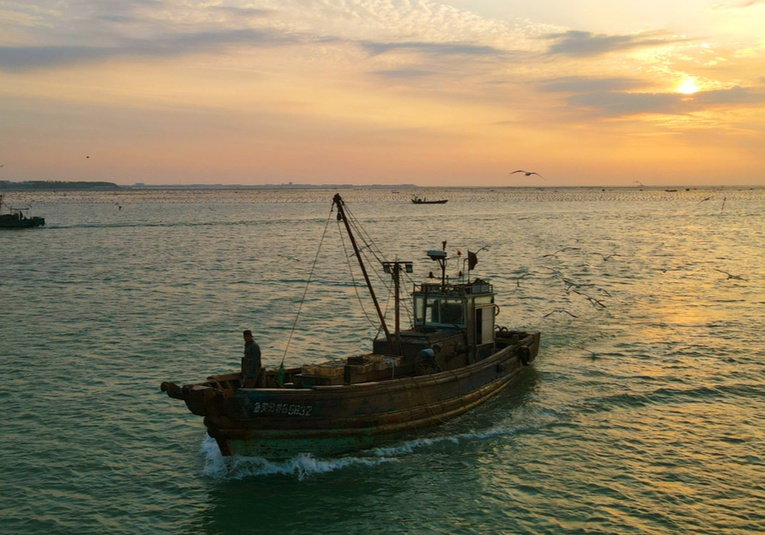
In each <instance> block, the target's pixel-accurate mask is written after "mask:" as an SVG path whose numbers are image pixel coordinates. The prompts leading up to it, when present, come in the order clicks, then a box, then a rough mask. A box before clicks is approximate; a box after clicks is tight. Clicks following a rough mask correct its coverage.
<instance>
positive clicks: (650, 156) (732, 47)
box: [0, 0, 765, 186]
mask: <svg viewBox="0 0 765 535" xmlns="http://www.w3.org/2000/svg"><path fill="white" fill-rule="evenodd" d="M0 165H2V167H0V180H14V181H16V180H106V181H111V182H117V183H119V184H133V183H135V182H145V183H147V184H187V183H188V184H191V183H221V184H253V185H257V184H269V183H270V184H278V183H285V182H290V181H291V182H295V183H308V184H323V183H352V184H372V183H376V184H402V183H414V184H418V185H422V186H462V185H482V186H505V185H518V186H527V185H534V186H537V185H540V186H578V185H584V186H586V185H612V186H630V185H633V184H635V183H636V181H639V182H641V183H643V184H645V185H652V184H654V185H670V184H672V185H765V0H678V1H674V2H668V1H667V0H661V1H658V0H640V1H637V0H620V1H618V2H615V1H613V0H572V1H564V0H535V1H534V2H529V1H527V0H501V1H500V0H451V1H430V0H424V1H417V0H409V1H406V0H315V1H292V0H278V1H253V2H247V1H237V0H223V1H216V0H210V1H195V0H186V1H183V0H92V1H85V0H46V1H35V0H0ZM521 168H522V169H527V170H533V171H536V172H538V173H540V174H542V175H543V176H544V179H542V178H540V177H538V176H536V175H532V176H530V177H526V176H525V175H523V174H522V173H517V174H514V175H510V174H509V173H510V172H511V171H514V170H516V169H521Z"/></svg>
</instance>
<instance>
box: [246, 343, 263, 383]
mask: <svg viewBox="0 0 765 535" xmlns="http://www.w3.org/2000/svg"><path fill="white" fill-rule="evenodd" d="M260 371H261V364H260V346H259V345H258V344H257V343H256V342H255V340H253V339H252V338H250V339H249V340H247V341H246V342H245V343H244V357H243V358H242V380H243V382H244V383H245V385H246V386H250V387H252V386H256V385H257V380H258V379H259V376H260Z"/></svg>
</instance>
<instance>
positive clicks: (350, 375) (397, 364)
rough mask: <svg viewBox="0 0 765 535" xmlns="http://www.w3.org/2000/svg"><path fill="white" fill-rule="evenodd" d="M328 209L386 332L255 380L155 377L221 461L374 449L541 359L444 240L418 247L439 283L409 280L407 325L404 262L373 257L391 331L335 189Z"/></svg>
mask: <svg viewBox="0 0 765 535" xmlns="http://www.w3.org/2000/svg"><path fill="white" fill-rule="evenodd" d="M332 210H333V211H334V210H336V211H337V219H338V220H339V221H341V222H342V223H343V226H344V228H345V232H347V235H348V237H349V239H350V243H351V245H352V246H353V250H354V256H355V257H356V258H357V260H358V264H359V268H360V270H361V272H362V273H363V275H364V279H365V281H366V284H367V287H368V290H369V295H370V298H371V300H372V301H373V303H374V305H375V309H376V311H377V315H378V320H379V322H380V326H381V333H384V335H381V336H380V337H378V338H377V339H375V340H374V341H373V342H372V351H371V352H368V353H362V354H357V355H353V356H349V357H344V358H335V359H331V360H327V361H325V362H319V363H313V364H306V365H302V366H299V367H291V368H285V367H284V365H283V363H282V365H281V366H279V367H278V368H273V369H265V370H264V373H263V377H262V379H260V381H259V384H258V385H257V386H251V385H250V384H249V383H248V384H246V385H245V383H243V381H242V374H241V373H240V372H239V371H237V372H232V373H228V374H222V375H213V376H211V377H208V378H207V380H206V381H201V382H197V383H191V384H185V385H183V386H180V385H177V384H175V383H172V382H163V383H162V384H161V385H160V390H161V391H163V392H166V393H167V395H168V396H169V397H171V398H174V399H178V400H182V401H184V402H185V404H186V406H187V407H188V409H189V410H190V411H191V412H192V413H193V414H195V415H198V416H202V417H203V418H204V424H205V426H206V427H207V432H208V434H209V435H210V436H211V437H212V438H214V439H215V441H216V443H217V445H218V448H219V449H220V452H221V454H222V455H224V456H232V455H241V456H253V457H261V458H266V459H269V460H284V459H289V458H292V457H294V456H295V455H297V454H299V453H310V454H313V455H315V456H322V457H324V456H334V455H339V454H344V453H349V452H352V451H358V450H364V449H368V448H371V447H375V446H377V445H379V444H381V443H383V442H387V441H389V440H391V439H395V438H398V437H403V436H407V435H411V434H414V433H417V432H420V431H422V430H423V429H427V428H429V427H432V426H436V425H438V424H441V423H443V422H445V421H447V420H449V419H452V418H455V417H457V416H460V415H462V414H464V413H466V412H468V411H470V410H472V409H475V408H476V407H478V406H479V405H481V404H482V403H484V402H486V401H487V400H488V399H490V398H492V397H494V396H495V395H497V394H498V393H500V392H501V391H503V390H505V389H506V388H508V387H509V386H510V385H511V384H512V382H513V379H514V378H515V377H517V376H518V375H519V374H520V373H521V372H522V370H523V369H524V368H525V367H526V366H528V365H529V364H530V363H531V362H532V361H533V360H534V359H535V358H536V356H537V354H538V351H539V344H540V333H539V332H538V331H526V330H516V329H512V328H508V327H504V326H499V325H498V324H497V317H498V315H499V312H500V308H499V305H498V304H497V303H496V302H495V297H496V294H495V292H494V288H493V285H492V284H491V283H489V282H488V281H486V280H482V279H480V278H475V279H471V272H472V270H473V269H474V268H475V266H476V263H477V261H478V259H477V255H476V254H475V253H472V252H468V255H467V258H463V257H462V255H461V253H459V252H457V253H456V255H457V256H456V257H452V258H450V256H449V253H448V252H447V250H446V242H443V243H442V248H441V249H437V250H430V251H427V256H428V257H429V258H430V261H432V262H435V263H436V264H437V265H438V266H439V268H440V278H439V277H437V276H433V275H432V273H431V275H430V277H429V278H428V279H427V280H426V281H425V282H419V283H416V282H413V283H412V291H411V303H410V305H411V309H410V310H411V314H412V325H411V327H409V328H401V325H400V324H401V320H400V313H401V308H402V307H401V299H400V293H401V286H402V282H401V279H402V278H403V277H405V276H408V274H410V273H413V263H412V262H407V261H400V260H396V261H390V262H389V261H380V262H379V263H380V265H379V266H377V267H379V268H380V270H381V271H382V272H384V273H385V274H388V275H389V276H390V277H391V279H392V285H391V287H392V293H394V300H393V302H394V303H395V308H394V316H395V318H394V326H393V328H390V327H389V325H388V319H387V318H386V315H385V314H384V313H383V310H382V308H381V306H380V304H379V302H378V298H377V296H376V294H375V290H374V288H373V286H372V284H371V282H370V277H369V275H368V270H367V266H366V264H365V262H364V259H363V256H364V255H363V254H362V253H363V252H364V250H365V249H368V244H366V243H365V242H364V235H363V234H361V235H359V236H356V234H359V232H358V229H359V226H358V221H357V220H356V219H355V218H354V217H353V216H352V215H351V214H350V211H349V210H347V208H346V206H345V202H344V201H343V199H342V198H341V197H340V195H339V194H338V195H335V196H334V198H333V201H332ZM450 260H456V261H457V262H461V267H463V268H464V267H467V276H465V275H464V274H463V273H462V272H460V274H459V275H458V276H457V277H456V279H455V281H452V280H451V279H450V278H449V277H447V275H446V273H447V264H448V262H449V261H450ZM407 308H409V307H407ZM331 346H332V340H331V338H330V339H328V340H327V347H331Z"/></svg>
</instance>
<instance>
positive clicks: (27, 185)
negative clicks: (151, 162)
mask: <svg viewBox="0 0 765 535" xmlns="http://www.w3.org/2000/svg"><path fill="white" fill-rule="evenodd" d="M0 189H4V190H11V189H13V190H60V189H120V186H118V185H117V184H115V183H114V182H87V181H83V180H78V181H73V182H69V181H66V180H28V181H24V182H11V181H10V180H0Z"/></svg>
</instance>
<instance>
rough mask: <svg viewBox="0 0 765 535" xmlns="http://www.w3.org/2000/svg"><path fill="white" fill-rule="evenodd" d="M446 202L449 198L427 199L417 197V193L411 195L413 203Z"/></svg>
mask: <svg viewBox="0 0 765 535" xmlns="http://www.w3.org/2000/svg"><path fill="white" fill-rule="evenodd" d="M447 202H449V199H437V200H435V201H432V200H431V201H429V200H428V199H426V198H425V197H418V196H417V195H415V196H414V197H412V203H413V204H446V203H447Z"/></svg>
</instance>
